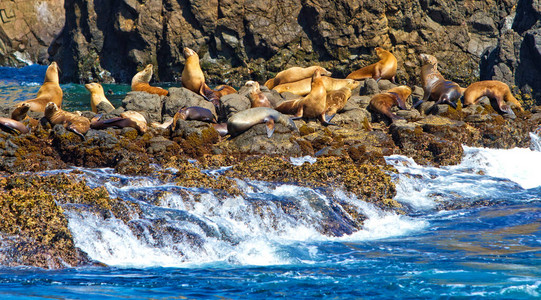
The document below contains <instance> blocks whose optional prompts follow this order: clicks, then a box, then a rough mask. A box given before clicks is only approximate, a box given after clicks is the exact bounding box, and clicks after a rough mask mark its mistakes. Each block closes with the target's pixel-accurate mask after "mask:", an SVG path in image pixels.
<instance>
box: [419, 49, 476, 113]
mask: <svg viewBox="0 0 541 300" xmlns="http://www.w3.org/2000/svg"><path fill="white" fill-rule="evenodd" d="M419 59H420V60H421V63H422V67H421V83H422V85H423V91H424V96H423V100H422V101H426V100H432V101H436V104H441V103H447V104H449V105H451V106H452V107H454V108H456V103H457V102H458V99H460V97H462V94H463V93H464V90H466V89H465V88H461V87H460V86H459V85H458V84H457V83H455V82H453V81H450V80H445V78H443V76H442V75H441V73H440V72H439V71H438V60H437V59H436V57H434V56H432V55H429V54H424V53H423V54H421V55H419ZM422 101H418V102H417V103H416V104H415V106H418V105H419V104H420V103H421V102H422Z"/></svg>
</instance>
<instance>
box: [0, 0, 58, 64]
mask: <svg viewBox="0 0 541 300" xmlns="http://www.w3.org/2000/svg"><path fill="white" fill-rule="evenodd" d="M64 12H65V11H64V1H63V0H44V1H28V0H12V1H1V2H0V65H3V66H6V65H7V66H23V65H26V64H29V63H46V60H47V59H48V54H47V48H48V47H49V45H50V44H51V42H52V41H53V40H54V38H55V37H56V35H58V34H59V33H60V31H61V30H62V28H63V27H64V15H65V13H64Z"/></svg>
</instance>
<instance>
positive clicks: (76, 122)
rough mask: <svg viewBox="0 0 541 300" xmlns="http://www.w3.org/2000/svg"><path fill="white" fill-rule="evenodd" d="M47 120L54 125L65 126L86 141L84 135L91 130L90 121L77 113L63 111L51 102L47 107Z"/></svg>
mask: <svg viewBox="0 0 541 300" xmlns="http://www.w3.org/2000/svg"><path fill="white" fill-rule="evenodd" d="M45 119H46V120H47V121H49V123H51V124H53V125H56V124H62V125H64V127H66V129H67V130H69V131H72V132H74V133H75V134H77V135H78V136H80V137H81V138H82V139H83V140H84V139H85V136H84V135H85V134H86V133H87V131H88V130H89V129H90V120H88V119H87V118H85V117H82V116H80V115H78V114H76V113H71V112H67V111H65V110H62V109H60V108H59V107H58V106H57V105H56V103H54V102H49V103H47V105H46V106H45Z"/></svg>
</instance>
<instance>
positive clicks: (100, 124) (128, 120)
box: [90, 110, 165, 134]
mask: <svg viewBox="0 0 541 300" xmlns="http://www.w3.org/2000/svg"><path fill="white" fill-rule="evenodd" d="M109 127H113V128H124V127H131V128H135V129H137V131H138V132H139V133H141V134H142V133H145V132H146V131H147V129H148V126H147V121H146V119H145V117H144V116H143V115H142V114H140V113H138V112H136V111H131V110H129V111H125V112H123V113H121V114H120V117H116V118H111V119H107V120H102V119H101V114H100V115H97V116H95V117H94V118H92V121H91V122H90V128H92V129H105V128H109ZM154 127H159V126H154ZM164 128H165V127H164Z"/></svg>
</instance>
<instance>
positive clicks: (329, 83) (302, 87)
mask: <svg viewBox="0 0 541 300" xmlns="http://www.w3.org/2000/svg"><path fill="white" fill-rule="evenodd" d="M321 80H322V81H323V84H324V86H325V90H326V91H327V92H330V91H334V90H339V89H341V88H343V87H348V88H350V89H352V90H353V89H355V88H356V87H358V86H359V85H360V84H361V83H360V82H359V81H355V80H353V79H338V78H331V77H327V76H322V77H321ZM311 89H312V78H306V79H303V80H299V81H295V82H290V83H285V84H280V85H277V86H275V87H274V88H273V90H275V91H277V92H278V93H284V92H290V93H292V94H295V95H299V96H306V95H308V93H310V90H311Z"/></svg>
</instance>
